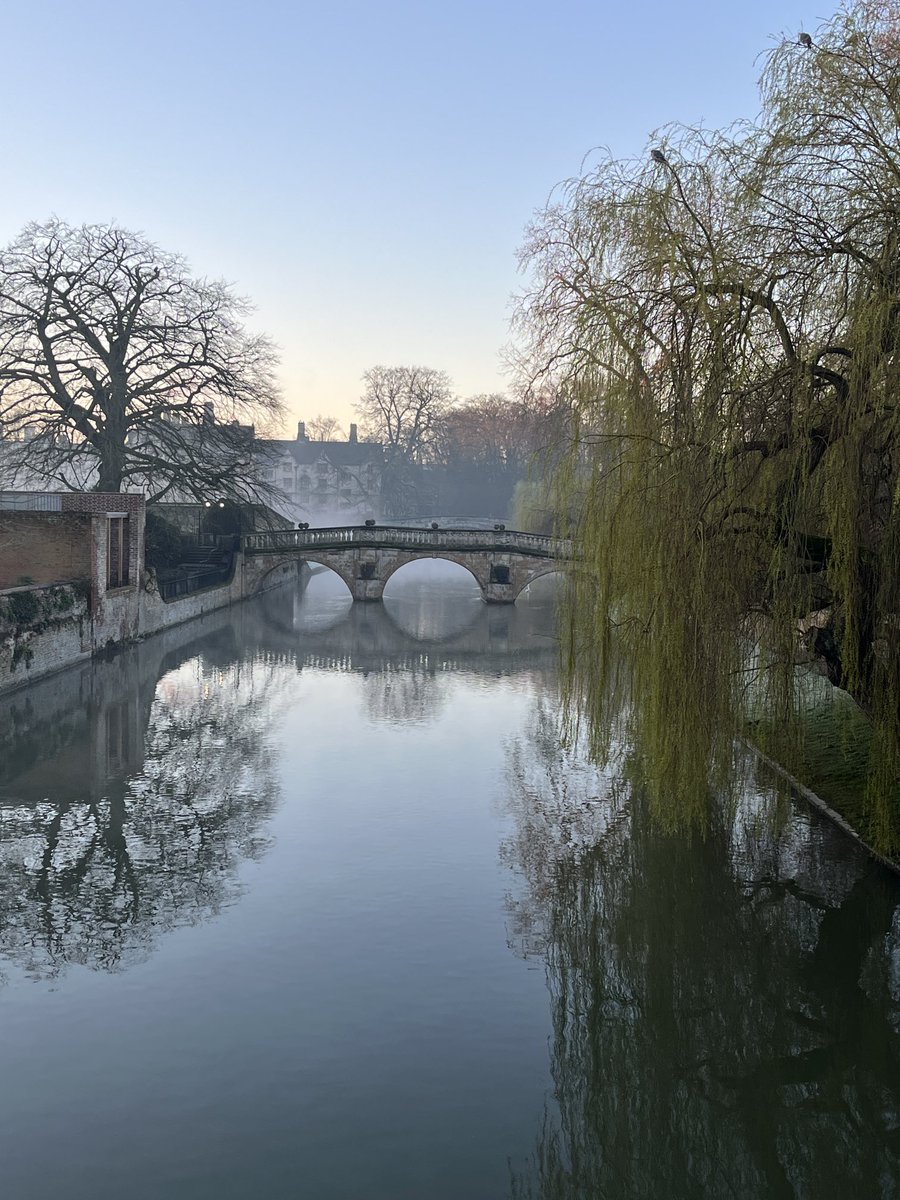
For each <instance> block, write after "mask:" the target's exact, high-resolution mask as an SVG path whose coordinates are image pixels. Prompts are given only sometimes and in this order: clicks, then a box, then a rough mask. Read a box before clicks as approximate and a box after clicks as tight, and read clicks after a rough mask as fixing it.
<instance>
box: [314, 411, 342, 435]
mask: <svg viewBox="0 0 900 1200" xmlns="http://www.w3.org/2000/svg"><path fill="white" fill-rule="evenodd" d="M306 432H307V433H308V434H309V436H310V438H312V440H313V441H314V442H335V441H339V440H340V439H341V438H342V437H343V430H342V429H341V423H340V421H339V420H338V419H337V417H323V416H322V414H321V413H319V415H318V416H317V417H313V419H312V420H311V421H307V422H306Z"/></svg>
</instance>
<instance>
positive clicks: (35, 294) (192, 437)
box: [0, 219, 281, 499]
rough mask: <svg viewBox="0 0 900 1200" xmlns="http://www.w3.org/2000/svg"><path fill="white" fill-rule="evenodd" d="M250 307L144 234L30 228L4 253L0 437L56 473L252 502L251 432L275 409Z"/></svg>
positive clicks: (270, 373)
mask: <svg viewBox="0 0 900 1200" xmlns="http://www.w3.org/2000/svg"><path fill="white" fill-rule="evenodd" d="M247 312H248V305H247V303H246V302H245V301H244V300H242V299H241V298H240V297H238V296H236V295H235V294H234V293H233V291H232V290H231V288H230V287H229V286H227V285H226V284H225V283H223V282H221V281H216V280H206V279H194V278H192V277H191V276H190V274H189V273H188V269H187V264H186V263H185V261H184V259H183V258H181V257H180V256H179V255H174V254H167V253H164V252H163V251H161V250H159V249H158V248H157V247H156V246H154V245H153V244H152V243H151V242H149V241H147V240H146V239H145V238H144V237H143V236H142V235H140V234H135V233H130V232H129V231H127V230H124V229H120V228H117V227H116V226H112V225H83V226H78V227H75V226H70V225H67V224H65V223H64V222H62V221H59V220H56V219H54V220H52V221H49V222H48V223H47V224H43V225H40V224H31V225H29V226H27V227H26V229H25V230H24V231H23V232H22V234H21V235H20V236H19V237H18V238H17V239H16V240H15V241H14V242H13V243H12V244H11V245H10V246H8V247H7V248H6V249H5V250H3V251H2V252H0V434H2V435H3V436H4V437H5V438H7V439H12V440H15V441H19V442H20V443H21V448H22V454H21V457H20V460H19V462H20V466H21V467H22V468H23V469H24V470H27V471H29V472H30V473H32V474H34V473H38V474H42V475H44V476H45V477H46V478H50V479H53V478H56V479H57V480H60V481H69V482H71V480H72V479H73V478H74V477H77V476H78V474H79V468H80V474H81V477H82V478H90V479H91V480H92V481H93V482H94V483H95V485H96V486H97V487H98V488H99V489H100V490H102V491H121V490H127V489H129V488H133V487H143V488H145V489H146V490H147V491H148V492H149V493H150V494H151V496H152V498H154V499H160V498H162V497H164V496H166V495H171V494H173V493H177V494H182V495H191V496H194V497H197V498H203V497H204V496H209V495H210V494H216V495H222V496H231V497H234V498H247V497H257V496H259V495H260V493H261V485H259V484H258V483H257V482H256V478H255V472H254V466H253V439H252V434H251V431H250V429H249V428H248V426H249V425H250V424H251V423H261V422H262V423H266V424H268V423H271V422H274V421H276V420H277V419H278V418H279V417H280V413H281V403H280V400H279V397H278V391H277V387H276V384H275V377H274V369H275V363H276V358H275V352H274V348H273V346H272V344H271V342H270V341H269V340H268V339H267V338H264V337H259V336H254V335H251V334H249V333H248V332H247V331H246V330H245V328H244V326H243V323H242V322H243V319H244V317H245V316H246V314H247ZM213 416H214V419H213ZM85 463H87V464H88V466H87V469H85Z"/></svg>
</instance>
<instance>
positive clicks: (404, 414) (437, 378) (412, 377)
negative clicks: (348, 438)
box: [357, 367, 451, 463]
mask: <svg viewBox="0 0 900 1200" xmlns="http://www.w3.org/2000/svg"><path fill="white" fill-rule="evenodd" d="M363 381H364V383H365V385H366V390H365V392H364V394H363V396H362V397H361V399H360V401H359V404H358V406H357V409H358V412H359V415H360V417H361V418H362V422H363V435H364V436H365V437H367V438H371V439H372V440H374V441H378V442H383V443H384V445H385V446H386V447H388V448H389V449H390V450H392V451H394V452H395V453H396V454H397V455H399V456H400V457H402V458H403V459H404V460H406V461H407V462H410V463H421V462H424V461H426V460H427V459H428V457H429V454H430V452H431V447H432V443H433V441H434V439H435V436H436V433H437V429H438V425H439V422H440V419H441V417H442V416H443V415H444V413H445V412H446V410H447V409H448V407H449V405H450V401H451V390H450V379H449V377H448V376H447V375H446V373H445V372H444V371H435V370H434V369H433V368H432V367H373V368H372V369H371V371H366V373H365V375H363Z"/></svg>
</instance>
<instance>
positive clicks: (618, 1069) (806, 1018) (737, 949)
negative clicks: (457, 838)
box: [505, 702, 900, 1200]
mask: <svg viewBox="0 0 900 1200" xmlns="http://www.w3.org/2000/svg"><path fill="white" fill-rule="evenodd" d="M555 712H556V709H555V706H554V705H552V704H548V703H547V702H543V703H539V704H538V707H537V709H536V712H535V715H534V719H533V728H532V731H531V736H530V737H529V738H527V739H525V740H523V741H521V742H520V743H518V744H517V745H515V746H514V747H512V748H511V750H510V783H511V788H510V791H511V794H512V795H513V797H514V801H513V814H514V818H515V822H514V823H515V832H514V833H513V835H512V836H511V837H510V839H509V841H508V842H507V844H506V846H505V855H506V856H507V858H508V859H509V860H510V861H511V862H515V863H516V864H517V865H518V868H519V870H520V871H521V872H522V876H523V878H524V881H525V884H524V895H523V896H521V897H517V898H515V899H514V900H512V901H511V902H510V903H511V944H512V945H514V946H515V947H516V948H517V949H519V950H520V952H524V953H531V952H533V951H535V950H542V951H543V953H544V956H545V962H546V971H547V980H548V986H549V989H550V993H551V998H552V1006H553V1037H552V1044H551V1067H552V1073H553V1079H554V1085H555V1103H554V1104H553V1105H552V1106H550V1107H548V1110H547V1112H546V1114H545V1120H544V1125H543V1129H542V1132H541V1134H540V1137H539V1139H538V1144H537V1148H536V1152H535V1155H534V1158H533V1160H532V1162H531V1164H530V1167H529V1169H527V1170H525V1171H523V1172H521V1173H516V1174H515V1175H514V1178H513V1182H512V1193H513V1195H514V1196H515V1197H517V1198H524V1197H541V1198H543V1200H551V1198H552V1200H596V1198H597V1197H604V1196H609V1197H616V1198H618V1197H628V1198H629V1200H635V1198H644V1197H646V1198H647V1200H650V1198H653V1200H656V1198H658V1197H660V1196H666V1197H673V1198H682V1197H703V1198H704V1200H707V1198H718V1197H723V1198H724V1197H735V1196H740V1197H801V1196H802V1197H818V1196H838V1195H840V1196H849V1195H854V1194H860V1195H866V1194H868V1195H876V1196H889V1195H896V1194H897V1192H898V1189H900V1103H898V1087H900V909H898V899H900V888H898V886H897V880H896V879H895V878H894V877H893V876H890V875H889V874H887V873H886V872H884V871H883V870H882V869H881V868H879V867H877V866H876V865H874V864H873V863H871V862H869V861H868V860H867V859H865V858H864V857H863V856H862V855H861V854H860V853H859V852H858V851H857V849H856V847H854V846H852V845H850V844H849V843H848V842H847V840H846V839H845V838H843V836H842V835H840V834H838V833H837V832H836V831H835V830H834V829H833V828H832V827H831V826H830V825H827V824H825V823H823V822H821V821H819V820H818V819H817V818H814V817H812V816H811V815H810V814H808V813H805V812H794V814H793V815H792V816H791V817H790V819H789V820H785V819H784V808H783V804H781V807H780V809H779V804H780V802H779V799H778V797H777V796H775V795H774V794H773V790H772V788H771V786H770V785H769V784H768V783H766V782H765V781H757V783H756V784H755V785H753V786H751V787H748V788H747V789H746V790H745V791H744V793H743V794H742V796H741V797H740V800H739V802H738V806H737V811H736V812H733V813H731V815H730V816H726V814H725V812H724V811H723V810H722V809H719V810H718V812H717V813H716V812H714V813H713V816H712V819H711V824H710V827H709V829H708V830H707V832H706V835H705V836H703V837H701V836H700V835H699V834H697V833H696V832H695V833H693V834H691V833H677V832H671V831H670V832H663V831H661V830H660V827H659V824H658V822H654V821H653V820H652V819H651V814H650V812H649V806H648V804H647V802H646V800H645V798H644V796H643V795H642V793H641V789H640V787H639V786H638V785H637V784H631V785H628V784H625V783H621V782H620V783H618V784H616V783H614V776H613V775H612V773H611V772H610V773H601V772H598V771H594V770H592V769H590V768H587V767H585V766H584V765H583V762H581V765H579V762H580V761H581V760H579V755H578V754H577V752H570V753H568V756H567V752H565V751H560V750H559V748H558V744H557V739H556V737H555V728H554V722H555ZM564 760H565V761H564ZM626 773H627V772H626ZM622 777H623V776H622V774H621V773H620V775H619V779H620V780H621V779H622ZM767 809H768V810H773V811H766V810H767Z"/></svg>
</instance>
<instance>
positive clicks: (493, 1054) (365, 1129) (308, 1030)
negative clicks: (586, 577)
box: [0, 564, 900, 1200]
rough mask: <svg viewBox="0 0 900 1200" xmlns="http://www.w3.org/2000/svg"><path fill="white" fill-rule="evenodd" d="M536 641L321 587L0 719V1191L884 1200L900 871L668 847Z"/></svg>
mask: <svg viewBox="0 0 900 1200" xmlns="http://www.w3.org/2000/svg"><path fill="white" fill-rule="evenodd" d="M553 634H554V626H553V597H552V591H551V590H550V589H549V586H548V587H547V590H544V591H542V592H537V591H536V592H535V594H533V595H531V596H528V597H526V598H525V599H524V600H522V601H520V602H519V604H518V605H516V606H515V608H513V609H505V608H487V607H485V606H483V605H482V604H481V603H480V601H479V600H478V594H477V590H476V589H475V588H474V584H473V583H472V581H471V580H470V579H469V577H468V576H466V575H464V574H463V575H459V574H456V573H454V572H453V570H452V569H451V568H449V567H447V568H446V569H442V568H441V567H440V566H434V565H432V564H428V565H427V566H423V568H422V569H421V570H420V571H419V572H418V573H417V572H416V570H415V569H414V568H407V569H405V570H404V572H403V573H402V574H401V575H398V576H397V577H395V579H394V581H392V585H391V588H390V589H389V592H388V595H387V597H386V600H385V603H384V605H383V606H381V605H367V606H362V605H358V606H351V605H350V604H349V598H348V597H346V593H345V592H344V591H343V585H340V584H338V583H337V581H336V580H335V578H334V577H333V576H330V575H320V576H316V577H314V578H313V580H312V581H311V583H310V585H309V587H308V589H307V591H306V592H305V594H302V595H300V594H295V593H294V592H293V591H291V590H282V591H278V592H272V593H269V594H268V595H267V596H265V597H262V598H261V599H260V600H259V601H256V602H253V603H248V604H246V605H243V606H241V607H239V608H235V609H232V610H229V611H227V612H224V613H217V614H213V615H211V616H210V617H208V618H206V619H204V620H202V621H199V622H195V623H193V624H190V625H186V626H183V627H181V628H179V629H176V630H172V631H170V632H169V633H167V634H165V635H161V636H158V637H156V638H153V639H151V640H149V641H147V642H145V643H144V644H143V645H141V646H139V647H136V648H134V649H133V650H131V651H129V652H127V653H124V654H122V655H120V656H118V657H116V658H114V659H113V660H111V661H109V662H105V663H96V664H93V665H90V666H84V667H81V668H77V669H73V670H70V671H68V672H64V673H63V674H60V675H58V676H56V677H54V678H52V679H50V680H48V681H46V682H45V683H43V684H38V685H34V686H32V687H31V688H29V689H27V690H25V691H23V692H20V693H18V694H16V695H13V696H11V697H8V698H7V699H6V700H4V701H2V702H0V1194H2V1196H3V1197H4V1200H6V1198H9V1200H43V1198H45V1197H53V1196H65V1197H66V1198H67V1200H82V1198H84V1200H88V1198H90V1200H105V1198H106V1197H110V1198H112V1197H117V1198H118V1197H122V1196H127V1197H131V1198H134V1200H143V1198H148V1200H149V1198H154V1200H155V1198H156V1197H159V1198H161V1200H162V1198H165V1200H188V1198H190V1200H201V1198H202V1200H205V1198H207V1197H209V1198H210V1200H212V1198H215V1200H230V1198H232V1197H234V1198H237V1197H241V1198H243V1197H248V1198H255V1197H263V1198H266V1197H273V1198H281V1197H286V1198H292V1197H301V1198H306V1197H308V1198H309V1200H345V1198H346V1200H406V1198H409V1200H424V1198H434V1200H482V1198H483V1200H494V1198H497V1200H500V1198H509V1200H512V1198H513V1197H542V1198H550V1197H554V1198H563V1197H565V1198H573V1200H574V1198H576V1197H577V1198H579V1200H595V1198H598V1197H607V1196H608V1197H611V1198H614V1200H618V1198H623V1200H628V1198H630V1197H640V1198H645V1197H646V1198H647V1200H651V1198H652V1200H656V1198H658V1197H663V1196H664V1197H667V1200H686V1198H693V1197H697V1198H698V1200H699V1198H709V1197H712V1198H718V1197H723V1198H724V1197H739V1198H742V1200H743V1198H752V1197H773V1198H776V1197H777V1198H780V1197H798V1198H799V1197H804V1198H805V1197H809V1198H811V1200H818V1198H819V1197H843V1196H847V1197H850V1196H855V1195H857V1194H865V1195H868V1196H873V1197H876V1196H877V1197H894V1196H897V1195H900V1104H898V1091H900V887H898V881H897V880H895V879H894V878H893V877H891V876H889V875H887V874H885V873H883V872H882V871H881V870H880V869H879V868H877V867H875V866H873V865H872V864H870V863H869V862H868V861H867V860H866V859H865V858H864V857H862V856H861V855H859V854H858V853H857V852H856V850H855V849H854V848H853V847H852V846H851V845H849V844H848V843H847V842H846V841H845V840H844V839H842V838H841V837H840V836H838V835H837V834H836V833H835V832H834V831H833V830H832V829H831V828H830V827H829V826H828V825H826V824H823V823H822V822H820V821H819V820H818V819H816V818H814V817H813V816H812V815H811V814H810V813H808V812H807V811H806V810H805V809H802V808H798V807H795V806H793V805H792V803H791V802H790V801H789V800H788V799H787V798H785V797H783V796H779V795H778V794H777V793H776V791H775V790H774V789H773V787H772V786H771V784H770V782H769V781H767V780H766V779H763V778H760V779H755V778H753V777H752V776H751V782H749V783H748V785H747V786H746V788H745V789H744V791H743V793H742V794H741V796H740V798H739V800H738V803H737V805H736V807H732V808H730V809H729V810H728V811H727V812H726V811H725V810H724V808H723V809H722V810H720V811H719V812H718V813H717V815H716V816H715V818H714V819H713V822H712V826H711V828H710V830H709V832H708V834H707V836H706V837H705V838H702V839H701V838H699V837H689V836H686V835H678V834H668V835H667V834H665V833H663V832H661V831H660V829H659V828H658V826H657V825H656V824H655V823H654V822H653V820H652V819H651V818H650V816H649V814H648V812H647V809H646V804H645V802H644V800H643V798H642V795H641V792H640V788H639V787H638V786H637V785H634V784H629V783H627V782H625V781H624V780H623V778H622V777H616V776H614V775H613V774H612V773H605V772H602V771H599V770H597V769H596V768H594V767H592V766H591V765H590V764H589V763H588V762H586V761H585V759H584V758H583V757H582V756H581V754H580V752H579V750H578V748H577V747H575V748H571V749H568V750H563V749H561V748H560V742H559V737H558V725H557V717H558V698H557V694H556V690H555V686H556V685H555V664H556V647H555V641H554V636H553ZM625 778H627V773H626V777H625Z"/></svg>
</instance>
